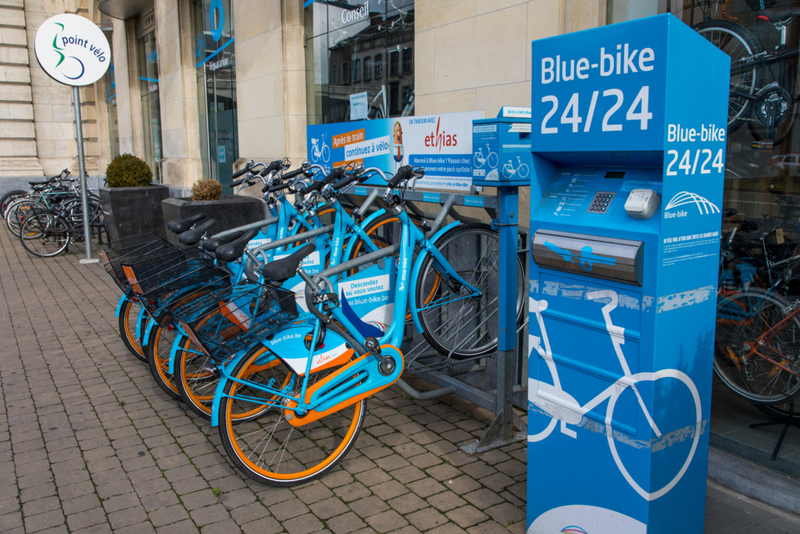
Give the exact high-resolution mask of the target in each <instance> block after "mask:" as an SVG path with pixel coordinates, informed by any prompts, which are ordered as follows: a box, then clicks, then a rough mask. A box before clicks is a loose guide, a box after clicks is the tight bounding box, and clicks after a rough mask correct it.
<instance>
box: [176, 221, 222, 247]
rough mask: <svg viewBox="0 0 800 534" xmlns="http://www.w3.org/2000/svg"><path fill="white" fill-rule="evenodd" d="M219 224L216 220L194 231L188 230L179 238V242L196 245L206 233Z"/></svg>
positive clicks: (207, 222)
mask: <svg viewBox="0 0 800 534" xmlns="http://www.w3.org/2000/svg"><path fill="white" fill-rule="evenodd" d="M215 224H217V221H216V220H215V219H209V220H207V221H206V222H204V223H203V224H201V225H200V226H198V227H196V228H195V229H194V230H187V231H186V232H183V233H182V234H181V235H179V236H178V241H180V242H181V243H183V244H184V245H196V244H197V242H198V241H200V240H201V239H203V236H204V235H205V233H206V232H207V231H208V230H210V229H211V227H212V226H214V225H215Z"/></svg>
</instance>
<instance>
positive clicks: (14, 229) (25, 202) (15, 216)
mask: <svg viewBox="0 0 800 534" xmlns="http://www.w3.org/2000/svg"><path fill="white" fill-rule="evenodd" d="M37 211H44V210H37V209H36V202H35V201H34V200H32V199H29V198H20V199H17V200H15V201H14V202H12V203H11V204H9V206H8V208H7V209H6V217H5V221H6V227H7V228H8V230H9V231H10V232H11V233H12V234H14V236H15V237H19V227H20V226H22V223H24V222H25V219H26V218H27V217H29V216H30V214H32V213H35V212H37Z"/></svg>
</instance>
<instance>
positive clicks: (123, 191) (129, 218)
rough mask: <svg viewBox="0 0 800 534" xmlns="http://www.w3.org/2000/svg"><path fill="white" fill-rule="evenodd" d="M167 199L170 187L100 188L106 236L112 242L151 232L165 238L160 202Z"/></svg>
mask: <svg viewBox="0 0 800 534" xmlns="http://www.w3.org/2000/svg"><path fill="white" fill-rule="evenodd" d="M167 197H169V187H167V186H165V185H147V186H144V187H101V188H100V203H101V204H102V206H103V215H104V216H105V222H106V227H107V228H108V237H109V239H111V240H112V241H116V240H118V239H123V238H126V237H131V236H135V235H139V234H144V233H147V232H153V233H155V234H158V235H160V236H161V237H166V231H165V229H164V217H163V215H162V213H161V201H162V200H164V199H165V198H167Z"/></svg>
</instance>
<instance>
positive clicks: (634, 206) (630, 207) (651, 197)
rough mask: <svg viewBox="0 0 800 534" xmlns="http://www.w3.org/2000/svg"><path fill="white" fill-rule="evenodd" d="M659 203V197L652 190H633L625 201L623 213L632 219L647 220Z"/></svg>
mask: <svg viewBox="0 0 800 534" xmlns="http://www.w3.org/2000/svg"><path fill="white" fill-rule="evenodd" d="M659 202H661V197H660V196H659V195H658V193H656V192H655V191H653V190H652V189H634V190H633V191H631V193H630V194H629V195H628V200H626V201H625V211H627V212H628V215H630V216H631V217H632V218H634V219H649V218H650V217H652V216H653V214H654V213H655V212H656V208H658V204H659Z"/></svg>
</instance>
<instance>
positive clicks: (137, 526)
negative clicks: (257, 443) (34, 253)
mask: <svg viewBox="0 0 800 534" xmlns="http://www.w3.org/2000/svg"><path fill="white" fill-rule="evenodd" d="M79 252H80V254H70V255H67V256H65V257H60V258H53V259H40V258H33V257H30V256H28V254H27V253H26V252H25V251H24V250H23V249H22V247H21V246H20V245H19V244H18V243H17V242H16V240H15V239H13V236H11V234H10V233H8V232H7V231H6V229H5V228H3V229H0V339H2V341H3V344H2V348H0V485H2V487H3V489H4V491H3V492H2V493H0V533H7V534H17V533H23V532H24V533H27V534H33V533H42V534H44V533H48V534H49V533H64V532H74V533H103V532H112V531H113V532H118V533H136V534H140V533H148V532H158V533H181V532H192V533H194V532H198V531H199V532H202V533H204V534H206V533H207V534H211V533H236V532H245V533H259V534H269V533H277V532H287V533H289V534H295V533H296V534H308V533H312V532H332V533H335V534H340V533H349V532H395V533H397V534H405V533H412V532H430V533H435V534H451V533H459V532H469V533H493V532H515V533H522V532H524V531H525V498H526V497H525V485H526V477H527V475H526V462H525V455H526V448H525V444H523V443H518V444H514V445H510V446H506V447H503V448H501V449H498V450H495V451H491V452H488V453H485V454H481V455H478V456H474V457H471V456H467V455H465V454H464V453H462V452H461V451H460V450H459V449H458V446H459V445H462V444H465V443H468V442H470V441H473V440H475V439H476V437H478V436H480V435H482V433H483V432H484V430H485V429H486V427H487V426H488V424H489V422H490V420H491V418H490V415H489V414H488V413H486V412H485V411H482V410H479V409H477V408H476V406H475V405H473V404H471V403H468V402H466V401H464V400H462V399H460V398H459V397H456V396H449V397H444V398H442V399H439V400H432V401H412V400H409V399H408V398H407V397H406V396H404V395H403V394H402V393H401V392H400V391H399V390H398V389H396V388H389V389H387V390H385V391H384V392H381V393H380V394H378V395H377V398H372V399H370V401H369V404H368V416H367V418H366V423H365V425H364V429H363V432H362V434H361V436H360V437H359V439H358V442H357V443H356V447H355V448H354V450H353V451H351V452H350V454H349V455H348V456H347V458H346V459H345V460H344V461H343V462H342V463H341V464H340V466H339V467H338V468H337V469H336V470H334V471H333V472H332V473H330V474H329V475H327V476H325V477H323V478H322V479H321V480H318V481H315V482H312V483H308V484H305V485H303V486H298V487H295V488H292V489H276V488H271V487H265V486H260V485H258V484H256V483H254V482H251V481H250V480H249V479H246V478H245V477H243V476H242V475H240V474H239V472H238V471H236V469H234V468H233V467H232V466H231V464H229V462H228V461H227V459H226V457H225V453H224V451H223V450H222V446H221V444H220V440H219V437H218V435H217V432H216V429H212V428H211V427H210V426H209V424H207V423H206V422H205V421H203V420H201V419H200V418H198V417H197V416H195V415H194V414H192V413H190V412H189V411H188V410H184V409H183V408H182V406H181V405H180V404H179V403H178V402H176V401H174V400H171V399H169V398H168V397H167V396H166V395H165V394H164V393H163V392H162V391H161V390H160V389H159V388H158V386H157V385H156V384H155V382H154V381H153V379H152V377H151V376H150V371H149V369H148V368H147V366H146V365H144V364H142V363H141V362H139V361H138V360H136V359H134V358H133V357H132V356H131V355H130V354H129V353H128V351H127V349H126V348H125V346H124V345H123V343H122V341H121V339H120V338H119V335H118V330H117V328H118V327H117V319H116V318H115V317H114V309H115V306H116V303H117V297H118V290H117V288H116V286H115V285H114V284H113V282H112V281H111V279H110V278H109V277H108V275H106V273H105V271H104V270H103V267H102V266H101V265H99V264H94V265H80V264H79V263H78V260H79V259H80V258H82V257H83V253H82V250H81V251H79ZM709 495H710V500H709V503H711V504H715V506H716V508H715V511H716V515H715V516H714V517H716V518H717V519H716V521H717V524H718V525H719V524H720V523H719V518H722V519H723V523H724V518H725V517H730V518H735V517H738V516H735V515H730V514H725V513H723V512H724V506H725V505H724V503H726V502H730V501H732V498H731V497H729V496H728V494H727V493H725V491H724V490H722V489H719V488H710V489H709ZM747 506H751V508H753V509H754V510H761V509H763V508H764V506H763V505H760V507H753V506H752V503H748V502H744V501H742V500H741V499H739V501H738V502H737V504H736V511H737V512H739V513H741V514H748V516H749V519H750V520H751V522H750V523H749V525H750V526H751V527H752V526H753V522H752V520H753V516H752V514H751V513H750V511H749V509H748V508H747ZM756 515H757V514H756ZM742 524H743V523H742ZM771 524H772V525H773V526H775V523H771ZM787 524H790V523H787ZM748 528H749V527H748ZM714 531H716V532H723V531H725V532H739V531H740V530H736V529H725V530H714V529H707V532H714ZM769 531H770V532H783V530H769ZM786 531H787V532H789V531H790V530H786ZM742 532H744V531H742ZM747 532H755V530H752V529H748V530H747ZM764 532H766V530H764ZM795 532H796V531H795Z"/></svg>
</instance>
